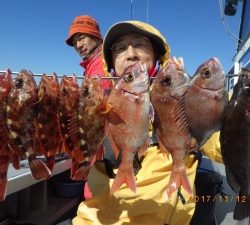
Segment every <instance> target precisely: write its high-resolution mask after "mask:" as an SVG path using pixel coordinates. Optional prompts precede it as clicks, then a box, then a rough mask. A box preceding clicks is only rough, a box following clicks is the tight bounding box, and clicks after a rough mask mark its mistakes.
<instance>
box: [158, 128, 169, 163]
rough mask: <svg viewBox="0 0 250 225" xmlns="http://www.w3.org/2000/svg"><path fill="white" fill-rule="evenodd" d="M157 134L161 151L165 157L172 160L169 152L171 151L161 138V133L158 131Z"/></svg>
mask: <svg viewBox="0 0 250 225" xmlns="http://www.w3.org/2000/svg"><path fill="white" fill-rule="evenodd" d="M156 134H157V140H158V142H159V148H160V151H161V152H162V154H163V155H164V157H166V158H167V159H168V160H170V156H171V155H170V154H169V151H168V150H167V149H166V147H165V145H164V144H163V142H162V139H161V135H160V134H159V132H157V133H156Z"/></svg>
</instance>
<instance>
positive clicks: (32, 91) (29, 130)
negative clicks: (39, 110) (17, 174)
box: [7, 70, 51, 180]
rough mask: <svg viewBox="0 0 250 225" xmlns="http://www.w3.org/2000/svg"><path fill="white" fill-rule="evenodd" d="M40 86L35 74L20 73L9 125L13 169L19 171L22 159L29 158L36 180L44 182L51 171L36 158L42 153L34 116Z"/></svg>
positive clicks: (10, 98) (11, 97) (10, 101)
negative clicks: (38, 146)
mask: <svg viewBox="0 0 250 225" xmlns="http://www.w3.org/2000/svg"><path fill="white" fill-rule="evenodd" d="M37 101H38V98H37V86H36V82H35V80H34V77H33V74H32V73H31V72H28V71H26V70H21V71H20V72H19V74H18V75H17V77H16V79H15V81H14V86H13V87H12V89H11V91H10V93H9V96H8V105H7V125H8V131H9V137H10V144H9V145H10V148H11V149H12V151H13V152H14V155H15V157H14V158H15V159H16V160H14V161H13V166H14V167H15V168H16V169H19V168H20V162H19V158H21V157H23V156H24V157H27V158H28V161H29V166H30V170H31V173H32V175H33V177H34V178H35V179H38V180H40V179H45V178H47V177H48V176H49V175H50V173H51V172H50V170H49V169H48V168H47V166H46V165H45V164H44V163H43V162H42V161H40V160H38V159H36V155H37V154H40V152H39V149H38V148H37V143H36V133H35V123H34V120H35V113H36V107H37Z"/></svg>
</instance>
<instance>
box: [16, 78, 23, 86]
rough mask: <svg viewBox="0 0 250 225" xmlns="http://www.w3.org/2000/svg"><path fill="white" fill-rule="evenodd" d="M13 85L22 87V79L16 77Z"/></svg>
mask: <svg viewBox="0 0 250 225" xmlns="http://www.w3.org/2000/svg"><path fill="white" fill-rule="evenodd" d="M15 86H16V88H22V87H23V79H16V82H15Z"/></svg>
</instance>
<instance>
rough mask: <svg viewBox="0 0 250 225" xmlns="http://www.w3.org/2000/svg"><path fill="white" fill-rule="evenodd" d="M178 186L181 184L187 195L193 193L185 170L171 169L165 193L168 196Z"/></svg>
mask: <svg viewBox="0 0 250 225" xmlns="http://www.w3.org/2000/svg"><path fill="white" fill-rule="evenodd" d="M180 186H182V187H183V188H184V189H185V190H186V191H187V193H188V194H189V195H193V191H192V187H191V185H190V182H189V180H188V177H187V173H186V170H182V171H180V172H175V171H172V172H171V175H170V179H169V183H168V186H167V195H168V197H170V196H171V195H172V193H173V192H175V191H176V190H177V189H178V188H179V187H180Z"/></svg>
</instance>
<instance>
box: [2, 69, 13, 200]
mask: <svg viewBox="0 0 250 225" xmlns="http://www.w3.org/2000/svg"><path fill="white" fill-rule="evenodd" d="M12 86H13V79H12V76H11V71H10V70H9V69H8V70H7V71H6V73H0V143H1V145H0V201H3V200H4V199H5V196H6V191H7V171H8V167H9V163H10V160H11V151H10V149H9V146H8V143H9V136H8V135H6V130H7V115H6V106H7V99H8V94H9V92H10V90H11V88H12Z"/></svg>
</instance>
